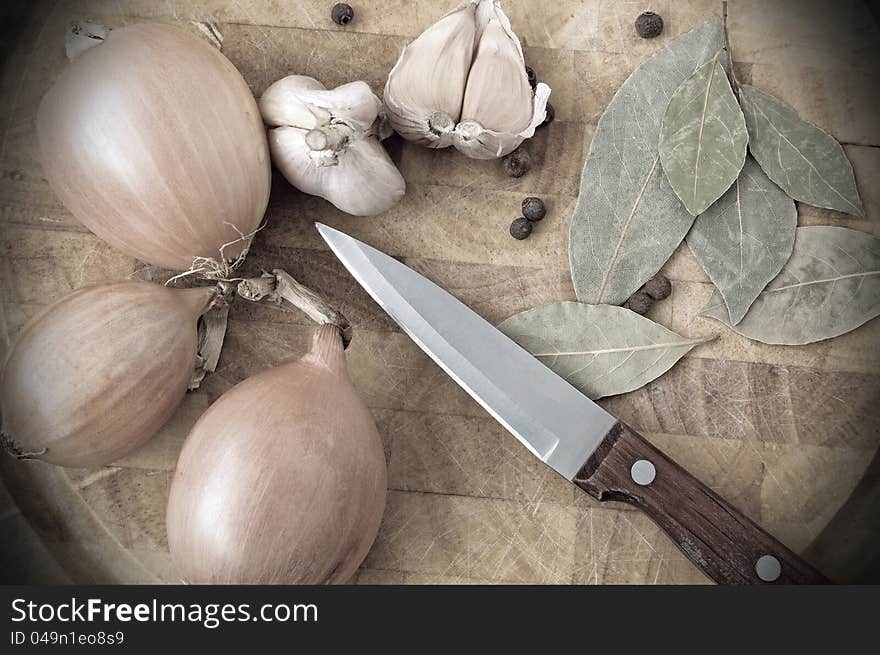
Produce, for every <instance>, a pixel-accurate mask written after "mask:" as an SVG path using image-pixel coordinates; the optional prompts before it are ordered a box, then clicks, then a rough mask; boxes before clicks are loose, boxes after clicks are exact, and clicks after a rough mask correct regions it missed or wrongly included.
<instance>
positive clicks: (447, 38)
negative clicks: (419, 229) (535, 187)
mask: <svg viewBox="0 0 880 655" xmlns="http://www.w3.org/2000/svg"><path fill="white" fill-rule="evenodd" d="M452 17H455V19H456V20H455V21H452V20H451V18H452ZM465 18H466V19H468V20H465ZM471 20H472V21H473V24H471V23H470V22H469V21H471ZM452 28H454V29H455V30H457V32H454V31H452ZM426 35H430V36H431V37H432V38H431V39H426V41H425V43H422V39H424V38H425V37H426ZM472 35H473V40H472V41H471V36H472ZM438 43H440V44H442V47H441V46H440V45H438ZM428 46H432V47H428ZM453 49H454V50H453ZM441 52H442V58H445V60H448V61H459V60H461V61H467V62H468V64H467V73H466V75H464V76H459V75H457V71H458V68H456V67H454V66H449V65H448V64H447V65H446V68H449V69H450V70H451V71H452V73H450V72H444V71H443V70H442V68H441V66H440V64H439V63H438V62H439V61H440V60H441ZM453 73H455V74H453ZM457 85H461V86H457ZM453 86H454V87H455V88H452V87H453ZM440 95H442V96H443V98H444V102H445V106H444V108H443V109H442V110H438V109H437V107H439V106H441V104H443V103H441V102H440V101H439V100H437V99H436V98H437V96H440ZM549 95H550V87H548V86H547V85H546V84H539V85H538V86H537V88H536V89H535V90H534V92H533V91H532V88H531V86H530V84H529V80H528V76H527V74H526V69H525V59H524V57H523V52H522V45H521V44H520V42H519V39H518V38H517V36H516V34H514V32H513V30H512V29H511V27H510V21H509V20H508V18H507V16H506V15H505V14H504V12H503V11H502V10H501V5H500V1H499V0H469V2H466V3H465V4H463V5H461V6H460V7H459V8H458V9H456V10H455V11H453V12H452V13H450V14H447V15H446V16H445V17H444V18H442V19H440V21H438V22H437V23H436V24H435V25H434V26H432V27H431V28H429V29H428V30H426V31H425V32H424V33H423V34H422V35H421V36H420V37H419V38H418V39H416V40H415V41H414V42H413V43H411V44H410V45H409V46H407V48H406V49H405V50H404V52H403V54H402V55H401V57H400V59H399V60H398V62H397V64H396V65H395V67H394V68H393V69H392V71H391V73H389V75H388V82H387V84H386V86H385V105H386V107H387V108H388V117H389V121H390V122H391V125H392V126H393V127H394V129H395V130H396V131H397V132H398V133H400V134H401V136H403V137H404V138H406V139H408V140H410V141H414V142H416V143H420V144H422V145H427V146H430V147H433V148H444V147H446V146H449V145H454V146H455V148H456V149H458V150H459V151H461V152H462V153H464V154H465V155H467V156H468V157H472V158H474V159H495V158H497V157H503V156H504V155H506V154H508V153H510V152H512V151H513V150H515V149H516V148H517V147H518V146H519V145H520V144H521V143H522V142H523V141H524V140H525V139H527V138H529V137H531V136H532V135H533V134H534V132H535V128H536V127H537V126H538V125H540V124H541V123H542V122H543V121H544V118H545V115H546V114H545V107H546V104H547V98H548V97H549Z"/></svg>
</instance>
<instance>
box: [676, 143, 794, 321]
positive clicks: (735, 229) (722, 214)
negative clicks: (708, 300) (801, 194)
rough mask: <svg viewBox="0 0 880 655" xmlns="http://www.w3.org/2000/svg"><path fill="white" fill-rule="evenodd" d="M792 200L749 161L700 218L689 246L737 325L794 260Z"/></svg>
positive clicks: (750, 159)
mask: <svg viewBox="0 0 880 655" xmlns="http://www.w3.org/2000/svg"><path fill="white" fill-rule="evenodd" d="M796 230H797V207H795V204H794V200H792V199H791V198H789V197H788V196H787V195H785V192H784V191H783V190H782V189H780V188H779V187H778V186H776V185H775V184H774V183H773V182H772V181H771V180H770V178H768V177H767V175H765V174H764V171H763V170H761V167H760V166H758V164H757V162H756V161H755V160H754V159H752V158H751V157H748V158H747V159H746V163H745V166H743V169H742V172H741V173H740V174H739V177H738V178H737V179H736V182H734V184H733V186H732V187H731V188H730V190H729V191H727V193H725V194H724V195H723V196H721V199H720V200H718V202H716V203H715V204H713V205H712V206H711V207H709V209H707V210H706V211H705V212H703V213H702V214H700V215H699V216H698V217H697V220H696V221H695V222H694V226H693V227H692V228H691V231H690V232H688V235H687V242H688V246H690V249H691V250H692V251H693V253H694V255H695V256H696V258H697V260H698V261H699V262H700V265H701V266H702V267H703V270H704V271H706V273H707V274H708V275H709V278H710V279H711V280H712V283H713V284H714V285H715V287H716V288H717V289H718V291H719V292H720V293H721V296H722V298H723V299H724V303H725V305H726V306H727V309H728V311H729V312H730V317H729V319H730V323H731V324H732V325H736V324H737V323H739V322H740V321H741V320H742V319H743V316H745V314H746V312H747V311H748V309H749V307H750V306H751V304H752V303H753V302H754V301H755V298H757V297H758V294H759V293H761V291H762V290H763V289H764V287H766V286H767V283H769V282H770V281H771V280H773V278H775V277H776V276H777V274H778V273H779V271H780V270H782V267H783V265H784V264H785V262H787V261H788V258H789V257H790V256H791V252H792V248H793V247H794V236H795V231H796Z"/></svg>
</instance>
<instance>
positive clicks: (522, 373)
mask: <svg viewBox="0 0 880 655" xmlns="http://www.w3.org/2000/svg"><path fill="white" fill-rule="evenodd" d="M316 227H317V229H318V232H319V233H320V234H321V236H322V237H323V238H324V240H325V241H326V242H327V245H328V246H329V247H330V249H331V250H332V251H333V253H334V254H335V255H336V256H337V257H338V258H339V260H340V261H341V262H342V264H343V265H344V266H345V267H346V269H348V271H349V273H351V275H352V276H353V277H354V278H355V280H357V282H358V283H359V284H360V285H361V286H362V287H363V288H364V289H365V290H366V291H367V293H368V294H369V295H370V296H371V297H372V298H373V300H375V301H376V303H377V304H378V305H379V306H380V307H381V308H382V309H383V310H385V312H387V313H388V315H389V316H390V317H391V318H392V319H393V320H394V321H395V322H396V323H397V324H398V325H399V326H400V328H401V329H402V330H403V331H404V332H405V333H406V334H407V335H409V337H410V338H411V339H412V340H413V341H414V342H415V343H416V344H417V345H418V346H419V347H420V348H421V349H422V350H423V351H424V352H425V353H426V354H427V355H428V356H429V357H431V359H433V360H434V361H435V362H436V363H437V364H438V365H439V366H440V367H441V368H442V369H443V370H444V371H445V372H446V373H447V374H449V375H450V376H451V377H452V378H453V379H454V380H455V381H456V382H457V383H458V384H459V385H460V386H461V387H462V388H463V389H464V390H465V391H466V392H467V393H468V394H469V395H470V396H471V397H472V398H474V400H476V401H477V402H478V403H479V404H480V405H482V406H483V407H484V408H485V409H486V411H487V412H489V414H491V415H492V416H493V417H494V418H495V419H496V420H497V421H498V422H500V423H501V424H502V425H503V426H504V427H505V428H507V430H508V431H509V432H511V434H513V435H514V436H515V437H516V438H517V439H518V440H519V441H520V442H521V443H522V444H523V445H524V446H525V447H526V448H527V449H528V450H529V451H530V452H531V453H532V454H533V455H534V456H536V457H538V459H540V460H541V461H543V462H545V463H546V464H547V465H548V466H550V467H551V468H553V469H554V470H555V471H556V472H557V473H559V474H560V475H562V476H563V477H565V478H566V479H567V480H569V481H572V482H574V483H575V484H576V485H577V486H578V487H580V488H581V489H582V490H584V491H585V492H587V493H588V494H590V495H591V496H593V497H595V498H597V499H598V500H600V501H605V500H618V501H623V502H628V503H630V504H632V505H634V506H636V507H638V508H639V509H642V510H643V511H645V512H646V513H647V514H648V515H649V516H650V517H651V518H652V519H653V520H654V521H655V522H656V523H657V524H658V525H660V527H661V528H663V529H664V530H665V531H666V532H667V534H669V535H670V536H671V537H672V538H673V540H674V541H675V542H676V544H677V545H678V546H679V547H680V548H681V550H682V551H683V552H684V553H685V555H686V556H688V558H689V559H690V560H691V561H692V562H694V563H695V564H696V565H697V566H699V567H700V568H701V569H702V570H703V572H704V573H706V574H707V575H708V576H709V577H711V578H712V579H713V580H715V581H717V582H722V583H738V584H741V583H762V582H764V583H766V582H777V583H778V582H782V583H785V582H789V583H812V584H817V583H827V580H826V579H825V578H824V577H823V576H822V574H821V573H819V572H818V571H817V570H815V569H814V568H813V567H812V566H811V565H810V564H808V563H807V562H805V561H804V560H802V559H801V558H799V557H798V556H797V555H796V554H795V553H793V552H792V551H791V550H789V549H788V548H786V547H785V546H784V545H783V544H781V543H780V542H778V541H777V540H776V539H774V538H773V537H772V536H770V535H769V534H768V533H766V532H765V531H764V530H762V529H761V528H760V527H759V526H758V525H757V524H755V523H754V522H752V521H751V520H750V519H748V518H747V517H746V516H744V515H742V514H741V513H739V512H738V511H737V510H736V509H735V508H733V507H732V506H731V505H729V504H728V503H727V502H726V501H724V500H723V499H721V498H720V497H719V496H718V495H717V494H715V493H714V492H713V491H711V490H710V489H709V488H707V487H706V486H705V485H703V484H702V483H701V482H699V481H698V480H697V479H696V478H694V477H693V476H691V475H690V474H689V473H687V471H685V470H684V469H683V468H681V467H680V466H678V465H677V464H676V463H674V462H673V461H672V460H671V459H669V458H668V457H667V456H666V455H664V454H663V453H661V452H660V451H659V450H657V449H656V448H655V447H654V446H653V445H651V444H650V443H649V442H648V441H647V440H646V439H644V438H643V437H642V436H641V435H639V434H638V433H637V432H636V431H635V430H633V429H632V428H630V427H629V426H626V425H624V424H623V423H621V422H620V421H618V420H617V419H615V418H614V417H613V416H612V415H611V414H609V413H608V412H606V411H605V410H604V409H602V408H601V407H600V406H599V405H597V404H596V403H595V402H593V401H592V400H590V399H589V398H587V397H586V396H584V395H583V394H581V393H580V392H579V391H578V390H577V389H575V388H574V387H573V386H571V385H570V384H569V383H568V382H566V381H565V380H564V379H562V378H561V377H559V376H558V375H557V374H556V373H554V372H553V371H552V370H550V369H549V368H547V367H546V366H544V364H542V363H541V362H540V361H538V360H537V359H536V358H534V357H533V356H532V355H531V354H530V353H528V352H527V351H526V350H524V349H523V348H522V347H520V346H519V345H518V344H516V343H515V342H513V341H512V340H511V339H509V338H508V337H507V336H505V335H504V334H503V333H501V332H500V331H499V330H497V329H496V328H495V327H494V326H493V325H491V324H490V323H489V322H488V321H486V320H485V319H483V318H482V317H480V316H479V315H478V314H477V313H476V312H474V311H473V310H471V309H470V308H469V307H467V306H466V305H465V304H464V303H462V302H461V301H459V300H458V299H456V298H455V297H454V296H452V295H451V294H450V293H448V292H446V291H444V290H443V289H441V288H440V287H439V286H437V285H436V284H434V283H433V282H431V281H430V280H428V279H427V278H425V277H424V276H422V275H420V274H419V273H416V272H415V271H413V270H412V269H411V268H409V267H407V266H405V265H404V264H402V263H401V262H399V261H397V260H396V259H394V258H392V257H390V256H388V255H386V254H385V253H383V252H381V251H379V250H377V249H375V248H373V247H371V246H368V245H367V244H365V243H362V242H361V241H358V240H357V239H354V238H353V237H350V236H348V235H346V234H344V233H343V232H340V231H339V230H336V229H334V228H331V227H328V226H326V225H323V224H321V223H316Z"/></svg>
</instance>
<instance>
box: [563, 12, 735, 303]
mask: <svg viewBox="0 0 880 655" xmlns="http://www.w3.org/2000/svg"><path fill="white" fill-rule="evenodd" d="M722 44H723V36H722V30H721V19H720V18H713V19H711V20H709V21H706V22H705V23H703V24H702V25H700V26H698V27H697V28H695V29H694V30H692V31H690V32H688V33H687V34H684V35H682V36H680V37H678V38H677V39H674V40H673V41H670V42H669V44H667V45H666V47H665V48H663V49H662V50H660V52H658V53H657V54H656V55H654V56H653V57H651V58H650V59H648V60H647V61H645V62H644V63H643V64H642V65H641V66H639V67H638V68H637V69H636V70H635V71H633V73H632V74H631V75H630V76H629V78H627V80H626V81H625V82H624V83H623V85H622V86H621V87H620V89H619V90H618V91H617V94H616V95H615V96H614V98H613V99H612V100H611V103H610V104H609V105H608V107H607V108H606V109H605V112H604V113H603V114H602V117H601V118H600V119H599V124H598V125H597V127H596V132H595V134H594V135H593V141H592V144H591V146H590V154H589V155H588V156H587V161H586V163H585V164H584V171H583V174H582V176H581V188H580V195H579V196H578V202H577V206H576V208H575V211H574V215H573V217H572V222H571V231H570V234H569V260H570V264H571V277H572V282H573V283H574V288H575V292H576V293H577V297H578V299H579V300H581V301H582V302H586V303H593V304H602V303H607V304H612V305H618V304H620V303H622V302H623V301H625V300H626V299H627V298H629V296H630V295H631V294H632V293H633V292H634V291H635V290H636V289H638V288H639V287H640V286H642V284H644V283H645V281H647V280H648V278H650V277H651V276H652V275H654V274H655V273H656V272H657V271H658V270H660V267H661V266H662V265H663V264H664V263H665V262H666V260H667V259H669V256H670V255H671V254H672V252H673V251H674V250H675V248H676V247H677V246H678V244H679V243H681V241H682V239H684V236H685V234H687V231H688V229H690V227H691V224H692V223H693V221H694V218H693V216H691V215H690V214H689V213H688V212H687V210H686V209H685V208H684V206H683V205H682V204H681V201H680V200H679V199H678V196H676V195H675V192H674V191H673V190H672V187H670V186H669V182H668V181H667V180H666V176H665V175H664V174H663V170H662V166H661V164H660V154H659V148H658V144H659V139H660V125H661V123H662V121H663V115H664V114H665V113H666V107H667V105H668V104H669V99H670V98H671V97H672V94H673V93H675V90H676V89H678V87H679V86H681V83H682V82H684V81H685V80H686V79H687V78H688V77H690V76H691V75H692V74H693V72H694V71H695V70H696V69H697V68H698V67H699V66H701V65H703V64H704V63H706V62H707V61H709V60H710V59H712V57H713V56H714V55H715V53H716V52H717V51H718V49H719V48H721V46H722Z"/></svg>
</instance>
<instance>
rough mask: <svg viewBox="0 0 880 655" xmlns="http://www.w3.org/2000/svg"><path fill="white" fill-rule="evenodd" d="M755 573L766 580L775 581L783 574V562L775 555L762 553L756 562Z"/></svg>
mask: <svg viewBox="0 0 880 655" xmlns="http://www.w3.org/2000/svg"><path fill="white" fill-rule="evenodd" d="M755 573H757V574H758V577H759V578H761V580H763V581H764V582H775V581H776V580H778V579H779V576H780V575H782V564H780V563H779V560H778V559H776V558H775V557H773V555H761V557H759V558H758V561H757V562H755Z"/></svg>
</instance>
